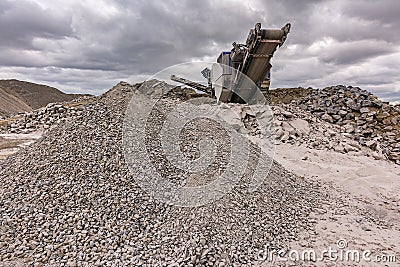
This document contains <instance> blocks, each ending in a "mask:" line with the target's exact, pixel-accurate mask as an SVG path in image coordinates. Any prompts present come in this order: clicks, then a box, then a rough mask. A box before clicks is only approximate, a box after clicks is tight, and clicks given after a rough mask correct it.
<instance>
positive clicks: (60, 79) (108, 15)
mask: <svg viewBox="0 0 400 267" xmlns="http://www.w3.org/2000/svg"><path fill="white" fill-rule="evenodd" d="M399 10H400V2H399V1H395V0H393V1H389V0H388V1H345V0H338V1H336V0H331V1H299V0H297V1H296V0H273V1H263V0H254V1H212V0H208V1H194V0H193V1H146V0H87V1H78V0H61V1H51V0H37V1H33V0H31V1H29V0H20V1H9V0H6V1H1V2H0V36H1V38H0V48H1V53H0V68H1V74H0V75H1V78H14V77H26V79H31V80H33V81H35V80H37V81H40V82H44V83H45V82H46V81H47V82H50V83H52V84H54V85H58V87H60V88H64V89H65V90H69V91H74V90H76V88H86V89H90V90H92V89H95V88H99V89H101V90H99V91H98V92H100V91H103V90H104V89H106V88H108V87H110V86H111V85H112V84H114V83H116V82H117V81H119V80H122V79H128V80H129V81H140V79H144V78H145V77H147V76H148V75H151V74H154V73H155V72H158V71H160V70H162V69H163V68H165V67H168V66H171V65H174V64H178V63H182V62H185V61H193V60H201V59H208V60H212V61H214V60H215V58H216V57H217V56H218V54H219V53H220V52H221V51H226V50H230V49H231V43H232V42H234V41H236V42H245V40H246V37H247V34H248V31H249V29H250V28H252V27H254V24H255V23H256V22H262V25H263V26H264V27H271V28H272V27H273V28H276V27H278V28H280V27H282V26H283V25H284V24H285V23H286V22H291V23H292V31H291V33H290V35H289V38H288V39H287V42H286V43H285V45H284V46H283V47H282V48H280V49H279V50H278V51H277V53H276V55H275V56H274V59H273V62H272V64H273V65H274V67H273V73H272V74H273V82H272V84H273V86H274V87H277V86H298V85H304V86H308V85H310V86H314V87H315V86H320V87H323V86H328V85H330V84H334V83H341V84H349V83H352V84H353V85H357V83H359V84H362V85H363V86H364V88H367V89H371V90H375V92H388V91H391V92H395V93H396V92H397V93H398V92H399V86H400V75H399V74H398V70H397V68H398V65H399V61H400V54H399V51H400V36H399V35H397V34H396V33H397V32H398V28H399V27H400V25H399V24H400V23H399V21H400V20H399V19H398V18H397V16H398V11H399ZM379 84H383V85H382V86H378V85H379ZM382 95H385V96H386V95H390V96H391V97H392V96H393V94H392V93H385V94H382Z"/></svg>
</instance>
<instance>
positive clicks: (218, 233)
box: [0, 84, 339, 266]
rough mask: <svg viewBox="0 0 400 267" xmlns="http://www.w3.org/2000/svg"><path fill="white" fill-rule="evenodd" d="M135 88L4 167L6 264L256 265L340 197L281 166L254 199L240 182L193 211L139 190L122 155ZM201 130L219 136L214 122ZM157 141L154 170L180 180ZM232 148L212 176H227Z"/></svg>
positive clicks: (91, 108)
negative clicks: (260, 257) (265, 251)
mask: <svg viewBox="0 0 400 267" xmlns="http://www.w3.org/2000/svg"><path fill="white" fill-rule="evenodd" d="M160 87H162V84H159V85H157V86H155V87H154V89H159V88H160ZM136 88H137V87H135V86H130V85H121V84H120V85H117V86H116V87H115V88H113V89H112V90H110V91H109V92H107V93H106V94H104V95H102V96H100V97H97V98H96V99H95V100H94V101H93V102H91V103H88V104H87V105H85V107H84V108H83V110H81V111H82V114H81V115H79V116H75V117H73V119H69V120H66V121H65V123H59V124H55V125H54V127H52V128H50V129H49V130H48V131H47V133H46V134H45V135H44V136H43V138H41V139H40V140H38V141H37V142H35V143H34V144H32V145H31V146H29V147H28V148H26V149H25V150H20V151H19V152H17V153H16V154H14V155H12V156H10V157H8V158H6V159H5V160H3V161H1V162H0V179H1V183H0V192H1V193H0V218H2V224H1V225H2V228H1V233H0V251H2V253H0V262H4V263H5V264H8V263H10V265H16V262H17V263H18V262H20V263H21V264H24V265H32V266H34V265H35V266H40V265H57V266H73V265H76V266H87V265H90V266H94V265H96V266H118V265H119V266H127V265H131V266H177V265H181V266H240V265H246V264H247V265H254V264H256V263H257V262H258V261H257V260H258V258H257V252H258V251H259V250H260V249H262V248H263V247H264V245H266V244H273V245H274V246H277V247H283V246H287V244H288V242H290V241H291V240H296V239H297V238H298V235H299V233H300V232H304V231H310V232H312V231H314V225H315V222H314V221H311V220H309V216H310V213H312V212H313V211H315V210H316V209H319V208H320V207H321V205H322V203H325V202H327V201H339V200H337V199H333V200H331V199H330V198H329V195H328V194H327V190H324V189H323V188H324V187H323V185H322V184H321V183H319V182H317V181H310V180H307V179H304V178H302V177H299V176H296V175H294V174H292V173H290V172H288V171H286V170H285V169H284V168H283V167H282V166H281V165H279V164H278V163H274V164H273V166H272V167H271V171H270V173H269V174H268V177H267V178H266V179H265V184H263V185H262V186H261V187H259V189H258V190H257V191H255V192H253V193H251V194H250V193H248V192H247V190H246V189H245V185H241V184H239V185H238V187H237V188H235V189H234V190H233V191H232V192H231V193H229V194H227V195H226V196H224V197H223V198H222V199H220V200H219V201H217V202H215V203H212V204H210V205H206V206H202V207H194V208H193V207H192V208H182V207H175V206H169V205H167V204H165V203H161V202H158V201H156V200H154V199H152V198H151V197H150V196H149V195H148V194H147V193H146V192H145V191H143V190H142V189H141V188H140V187H139V186H138V185H137V184H136V182H135V177H133V175H132V173H130V172H129V170H128V166H127V165H126V163H125V160H124V155H123V151H122V129H123V119H124V114H125V109H126V106H127V104H128V102H129V101H130V98H131V96H132V94H133V92H134V91H135V90H136ZM178 93H179V92H178ZM181 96H182V95H180V94H178V95H172V96H170V97H166V98H165V99H164V100H163V101H164V102H163V103H164V104H165V106H164V109H159V110H158V111H157V112H160V113H155V114H154V116H153V117H152V119H150V120H148V124H149V129H151V130H153V129H157V127H159V125H160V122H161V121H160V119H162V117H163V116H165V114H164V112H167V111H168V109H169V108H170V107H171V106H173V105H174V104H176V103H179V101H181V100H180V97H181ZM60 108H62V107H58V108H57V111H59V109H60ZM65 112H67V111H65ZM65 112H60V113H59V114H65ZM163 114H164V115H163ZM156 115H160V117H158V116H156ZM197 127H200V128H199V129H201V130H202V131H206V132H207V131H208V130H210V132H211V133H212V132H216V133H220V132H219V131H216V128H215V127H216V125H214V124H208V123H207V122H206V123H205V124H200V125H198V126H197ZM193 133H194V134H196V133H199V131H195V130H193V131H192V130H191V128H190V127H189V128H188V130H187V132H186V133H184V134H183V135H182V146H183V147H184V148H185V149H188V150H189V151H190V149H192V148H193V149H195V148H196V147H195V145H196V144H198V142H199V139H201V137H202V136H198V135H193ZM150 134H153V133H152V132H151V133H150ZM154 136H157V133H156V132H154ZM221 138H222V139H224V138H223V136H222V137H221ZM157 140H158V139H153V138H150V139H149V143H148V145H149V146H150V148H151V150H149V155H150V156H151V157H153V160H154V162H153V164H154V166H157V167H158V168H159V171H160V173H162V174H165V175H166V176H167V177H177V178H181V177H182V176H181V175H185V174H184V173H181V172H179V171H177V170H176V169H174V168H172V167H171V166H170V165H167V164H164V162H163V161H162V159H161V158H160V156H161V155H162V147H160V144H158V143H157ZM226 148H229V146H223V147H222V150H221V152H220V154H219V155H220V158H218V160H217V163H218V164H216V165H215V166H214V165H212V166H211V167H212V168H213V170H215V171H218V172H220V171H223V170H224V160H223V159H224V158H226V157H227V156H229V150H228V151H225V150H226ZM194 151H196V150H194ZM226 153H228V154H226ZM194 155H195V154H194ZM252 162H253V161H250V162H249V164H252ZM338 205H339V204H338Z"/></svg>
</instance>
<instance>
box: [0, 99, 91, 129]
mask: <svg viewBox="0 0 400 267" xmlns="http://www.w3.org/2000/svg"><path fill="white" fill-rule="evenodd" d="M89 99H91V97H81V98H79V99H76V100H73V101H71V102H69V103H50V104H48V105H47V106H46V107H43V108H40V109H36V110H33V111H32V112H25V113H22V114H19V115H16V116H14V117H11V118H7V119H4V120H7V124H4V125H3V126H2V127H0V133H22V134H27V133H32V132H35V131H37V130H41V129H44V130H46V129H49V128H50V127H51V126H52V125H55V124H60V123H64V122H65V121H66V120H67V119H71V118H75V119H79V118H81V116H82V114H83V106H82V104H80V102H82V101H83V102H86V101H88V100H89Z"/></svg>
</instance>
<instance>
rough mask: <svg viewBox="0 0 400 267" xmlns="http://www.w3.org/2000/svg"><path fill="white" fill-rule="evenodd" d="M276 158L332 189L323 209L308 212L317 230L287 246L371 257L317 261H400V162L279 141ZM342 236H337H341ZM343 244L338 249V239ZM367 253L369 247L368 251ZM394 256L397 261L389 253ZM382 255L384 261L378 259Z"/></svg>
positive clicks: (335, 263)
mask: <svg viewBox="0 0 400 267" xmlns="http://www.w3.org/2000/svg"><path fill="white" fill-rule="evenodd" d="M275 159H276V160H277V161H278V162H279V163H281V164H282V165H283V166H285V167H286V168H287V169H289V170H291V171H292V172H293V173H296V174H298V175H302V176H304V177H307V178H309V179H319V180H321V181H323V184H324V185H326V186H327V187H328V188H331V189H330V190H329V191H330V193H331V194H333V199H329V200H328V199H327V203H326V205H324V207H321V210H320V211H319V212H318V213H316V214H312V217H313V218H314V219H315V220H316V221H317V227H316V231H315V233H312V234H308V235H304V236H302V237H301V238H299V241H298V242H294V243H293V245H292V247H291V248H290V249H294V250H300V251H303V250H305V249H313V250H315V251H317V252H318V251H320V253H322V251H323V250H328V249H329V247H331V248H332V249H336V250H338V251H343V252H344V253H346V252H347V251H350V250H357V251H359V253H360V255H362V252H365V251H371V253H372V254H371V256H369V257H366V258H368V259H371V261H369V262H368V261H367V260H363V259H362V256H360V258H361V259H360V261H359V262H355V261H345V260H340V258H339V259H338V260H336V261H331V260H325V261H323V262H322V261H318V260H317V261H316V262H308V263H307V264H306V265H308V264H310V265H316V266H398V264H399V262H400V227H399V226H400V201H399V200H400V193H399V192H400V167H399V166H397V165H395V164H393V163H392V162H389V161H386V160H375V159H372V158H369V157H366V156H360V155H357V154H341V153H337V152H333V151H332V152H331V151H319V150H311V149H307V148H306V147H304V146H293V145H288V144H281V145H278V146H277V147H276V153H275ZM339 240H341V241H339ZM343 240H345V244H346V247H345V248H343V249H342V248H339V247H338V242H341V244H343ZM366 253H367V252H366ZM382 255H384V257H385V256H392V255H395V256H396V263H389V262H387V261H388V260H387V258H383V259H382V257H381V258H376V257H380V256H382ZM378 260H385V261H386V262H385V263H382V262H378Z"/></svg>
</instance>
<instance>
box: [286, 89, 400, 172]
mask: <svg viewBox="0 0 400 267" xmlns="http://www.w3.org/2000/svg"><path fill="white" fill-rule="evenodd" d="M283 106H284V107H285V105H283ZM295 107H299V109H301V110H304V111H307V112H308V113H311V114H312V115H314V117H316V118H318V119H321V120H323V121H326V122H328V123H330V124H332V125H335V126H340V127H333V128H334V129H335V130H336V131H337V134H341V135H342V136H345V137H346V138H347V139H352V140H354V141H356V142H357V143H358V145H359V146H362V147H368V148H370V149H372V150H373V151H375V152H376V153H378V154H380V155H382V154H383V155H384V156H385V157H386V158H388V159H390V160H392V161H394V162H397V164H400V162H399V159H400V142H399V140H400V109H399V106H394V105H390V104H389V103H387V102H382V101H381V100H379V99H378V98H377V97H376V96H374V95H373V94H372V93H370V92H367V91H366V90H362V89H360V88H358V87H351V86H348V87H346V86H342V85H338V86H332V87H327V88H324V89H312V90H310V93H309V94H307V95H306V96H303V97H301V98H300V99H297V100H294V101H292V103H290V104H289V106H287V107H286V108H289V109H295ZM331 128H332V127H331ZM346 133H347V134H346ZM337 134H336V135H337ZM324 142H325V141H324ZM347 142H348V141H347ZM371 142H373V144H374V145H371V144H372V143H371ZM352 146H354V145H352ZM329 147H330V145H329ZM345 147H346V146H345ZM339 150H341V149H340V148H339ZM350 150H352V149H350Z"/></svg>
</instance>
